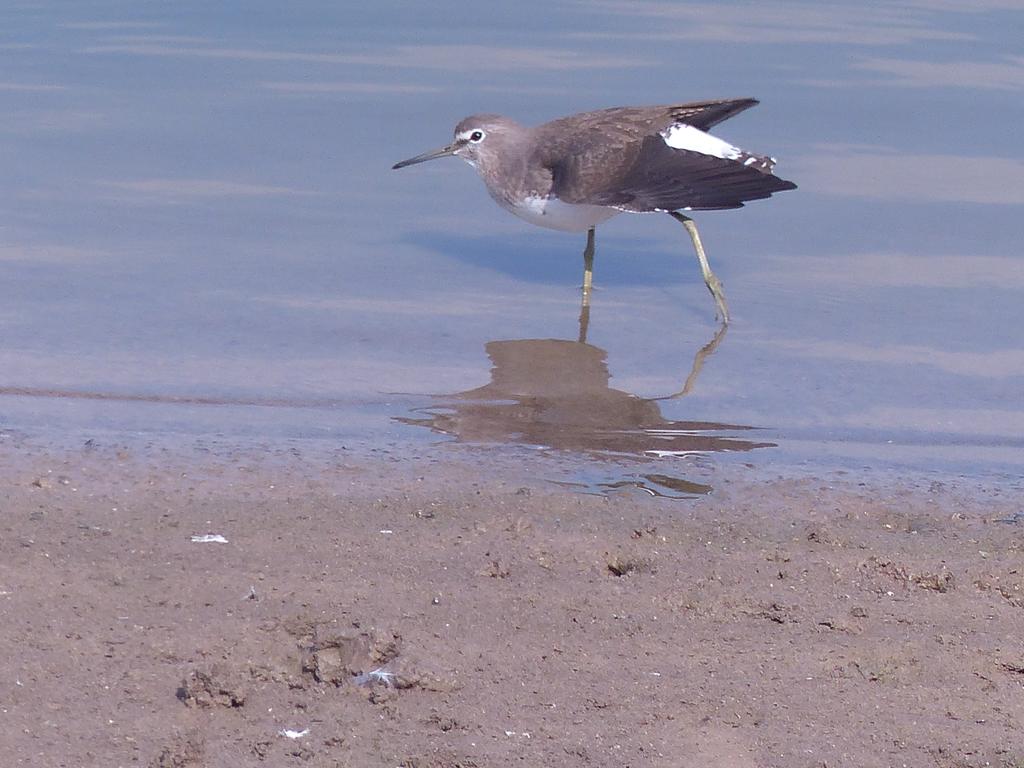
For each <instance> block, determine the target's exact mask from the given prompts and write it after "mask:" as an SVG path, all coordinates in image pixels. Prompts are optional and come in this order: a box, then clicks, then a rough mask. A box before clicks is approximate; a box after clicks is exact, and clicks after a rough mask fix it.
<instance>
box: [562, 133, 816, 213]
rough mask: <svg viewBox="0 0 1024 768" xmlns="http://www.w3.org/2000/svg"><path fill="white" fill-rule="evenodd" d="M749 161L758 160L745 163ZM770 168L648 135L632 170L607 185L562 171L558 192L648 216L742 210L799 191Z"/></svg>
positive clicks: (620, 173) (764, 161)
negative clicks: (651, 213) (676, 146)
mask: <svg viewBox="0 0 1024 768" xmlns="http://www.w3.org/2000/svg"><path fill="white" fill-rule="evenodd" d="M631 154H632V153H631ZM744 157H745V158H746V159H748V160H750V159H751V158H753V161H752V162H750V164H744V161H743V159H742V158H744ZM571 165H572V163H571V162H570V163H569V166H571ZM765 167H767V168H769V169H770V167H771V163H770V158H756V157H755V156H750V155H744V156H741V159H740V160H729V159H723V158H719V157H714V156H712V155H705V154H701V153H700V152H691V151H689V150H683V149H673V148H672V147H669V146H668V145H667V144H666V143H665V141H664V140H663V139H662V138H661V136H648V137H646V138H645V139H644V140H643V142H642V143H641V144H640V147H639V150H638V151H637V152H636V153H635V154H634V155H633V159H632V162H630V163H629V165H628V167H624V168H620V169H619V170H618V172H616V173H615V174H613V175H607V176H604V177H603V182H600V183H590V184H586V185H584V184H579V183H578V180H576V183H570V179H568V178H565V179H564V181H563V175H562V174H560V173H559V172H557V170H556V172H555V173H554V182H555V185H554V188H553V191H554V193H555V194H557V195H558V197H559V198H560V199H562V200H564V201H565V202H569V203H580V204H584V203H585V204H590V205H608V206H612V207H615V208H620V209H621V210H624V211H635V212H647V211H676V210H680V209H683V208H688V209H691V210H710V209H716V208H739V207H740V206H742V205H743V203H745V202H747V201H748V200H759V199H762V198H766V197H770V196H771V195H772V193H774V192H781V191H783V190H787V189H796V184H794V183H793V182H791V181H786V180H785V179H780V178H779V177H778V176H774V175H772V174H771V173H770V171H766V170H764V168H765ZM562 170H563V171H568V170H569V168H568V167H563V168H562ZM569 175H571V172H570V174H569ZM591 181H592V182H593V179H592V180H591ZM560 182H561V183H560Z"/></svg>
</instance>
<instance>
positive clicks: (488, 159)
mask: <svg viewBox="0 0 1024 768" xmlns="http://www.w3.org/2000/svg"><path fill="white" fill-rule="evenodd" d="M522 131H523V128H522V127H521V126H519V125H518V124H517V123H515V122H513V121H512V120H509V119H508V118H507V117H502V116H501V115H472V116H470V117H467V118H466V119H465V120H462V121H460V122H459V124H458V125H456V126H455V138H454V140H453V141H452V143H451V144H448V145H447V146H444V147H441V148H439V149H434V150H431V151H430V152H424V153H423V154H422V155H416V156H415V157H410V158H409V159H408V160H403V161H402V162H400V163H395V164H394V165H393V166H392V168H395V169H397V168H405V167H406V166H407V165H416V164H417V163H425V162H426V161H427V160H434V159H435V158H438V157H448V156H449V155H454V156H455V157H461V158H462V159H463V160H465V161H466V162H467V163H469V164H470V165H472V166H473V167H474V168H479V169H485V168H488V167H493V165H495V164H496V163H497V159H498V158H499V157H500V156H501V154H502V151H503V150H504V149H506V148H508V147H509V145H511V144H513V143H515V140H516V137H517V136H518V135H520V134H521V132H522Z"/></svg>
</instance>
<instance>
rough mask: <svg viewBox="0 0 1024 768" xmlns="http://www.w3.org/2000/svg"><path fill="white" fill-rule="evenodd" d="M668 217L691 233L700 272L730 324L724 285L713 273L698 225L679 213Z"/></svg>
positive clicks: (719, 310)
mask: <svg viewBox="0 0 1024 768" xmlns="http://www.w3.org/2000/svg"><path fill="white" fill-rule="evenodd" d="M668 215H669V216H671V217H672V218H673V219H675V220H676V221H678V222H679V223H680V224H682V225H683V226H684V227H686V231H687V232H689V233H690V239H691V240H693V249H694V250H695V251H696V252H697V260H698V261H699V262H700V271H701V272H702V273H703V275H704V284H705V285H707V287H708V290H709V291H711V295H712V296H713V297H714V299H715V304H716V305H717V306H718V314H719V316H720V317H721V318H722V323H723V324H728V322H729V307H728V305H727V304H726V303H725V293H723V292H722V283H721V281H720V280H719V279H718V278H717V277H716V276H715V273H714V272H712V271H711V265H710V264H709V263H708V257H707V254H705V253H704V245H703V243H701V241H700V233H699V232H697V224H696V222H694V220H693V219H691V218H690V217H689V216H684V215H683V214H681V213H679V211H669V212H668Z"/></svg>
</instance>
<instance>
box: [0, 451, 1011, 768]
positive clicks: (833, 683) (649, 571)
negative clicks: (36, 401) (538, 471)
mask: <svg viewBox="0 0 1024 768" xmlns="http://www.w3.org/2000/svg"><path fill="white" fill-rule="evenodd" d="M2 450H3V457H2V458H3V461H2V462H0V467H2V469H0V480H2V489H3V490H2V496H0V505H2V526H3V527H2V538H0V549H2V552H0V642H2V645H3V647H4V649H5V653H4V656H3V658H2V659H0V681H2V682H0V699H2V704H0V710H2V711H0V717H2V718H3V728H2V731H0V734H2V735H0V742H2V746H3V749H4V751H5V753H6V755H7V756H8V757H7V759H8V760H9V761H10V762H9V763H8V764H11V765H49V766H88V765H104V766H116V765H121V766H129V765H140V766H147V767H149V768H169V767H171V766H174V767H176V768H185V767H191V766H250V765H252V766H258V765H268V766H269V765H274V766H279V765H297V766H298V765H303V766H341V765H359V766H408V767H409V768H412V767H413V766H416V767H417V768H426V767H430V768H454V767H455V766H462V767H463V768H468V767H470V766H481V767H482V766H498V765H513V764H516V765H529V766H568V765H580V766H589V765H593V766H624V765H629V766H648V765H650V766H680V765H683V766H688V765H693V766H846V765H851V766H852V765H856V766H889V765H908V766H940V767H941V768H953V767H954V766H956V767H959V766H983V765H994V766H1005V767H1006V768H1009V767H1010V766H1020V765H1022V764H1024V739H1022V738H1021V735H1020V734H1021V733H1022V732H1024V641H1022V638H1024V572H1022V563H1024V557H1022V548H1024V508H1022V504H1021V498H1020V495H1019V494H1018V493H1016V492H1007V493H1000V492H999V491H998V489H995V490H993V489H990V490H989V491H987V492H984V491H979V490H977V489H974V490H971V491H970V492H967V491H964V490H963V489H958V488H957V487H956V486H948V485H940V484H920V485H914V484H903V485H899V486H898V487H893V486H891V485H888V484H887V486H886V487H878V486H873V485H870V484H869V485H866V486H862V485H857V484H856V483H853V482H850V483H848V484H846V485H842V484H839V485H837V484H834V483H824V482H819V481H811V480H776V481H773V482H770V483H759V482H752V481H744V480H740V479H733V480H730V481H728V482H720V483H718V484H717V487H716V491H715V493H713V494H711V495H710V496H708V497H706V498H701V499H697V500H689V501H674V502H673V501H666V500H663V499H656V498H649V497H647V496H646V495H643V494H623V495H621V496H613V497H611V498H602V497H596V496H587V495H581V494H578V493H573V492H571V491H568V490H565V489H562V488H559V487H557V486H554V485H551V484H545V483H541V482H537V481H536V480H531V479H528V478H525V477H524V476H525V475H526V474H527V473H526V472H524V473H523V475H522V476H511V475H504V476H500V477H499V476H495V475H494V474H492V473H489V472H488V471H487V468H486V467H482V466H480V465H476V464H474V463H473V461H472V460H471V459H469V458H467V457H466V456H462V457H460V458H459V459H458V462H456V463H453V460H451V459H450V457H449V460H447V461H446V462H431V463H429V464H421V463H417V462H416V461H406V462H402V461H393V460H387V459H381V460H371V459H366V458H363V459H358V460H340V459H339V460H333V461H325V462H321V463H318V464H316V465H315V466H314V464H313V463H312V462H309V461H306V460H305V458H304V457H303V456H302V455H300V454H299V453H298V452H293V454H292V455H283V456H281V455H278V456H275V457H274V460H273V461H266V460H264V458H261V457H254V456H253V455H238V456H231V455H223V454H222V455H217V456H213V455H211V456H208V457H205V458H204V457H202V456H201V455H198V454H196V453H191V454H189V455H187V456H184V455H175V454H173V453H162V454H161V453H157V452H149V453H146V454H145V455H141V454H136V453H134V452H133V451H131V450H129V449H124V448H116V447H104V446H88V447H87V448H83V449H81V450H71V451H56V450H54V451H47V450H45V449H34V450H31V451H26V450H24V449H23V446H17V445H13V444H7V445H6V446H4V447H3V449H2ZM193 537H212V540H206V541H204V540H201V538H200V540H193ZM218 537H221V538H222V539H223V540H224V541H221V540H220V538H218Z"/></svg>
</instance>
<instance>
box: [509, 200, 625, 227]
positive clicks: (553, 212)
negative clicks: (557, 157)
mask: <svg viewBox="0 0 1024 768" xmlns="http://www.w3.org/2000/svg"><path fill="white" fill-rule="evenodd" d="M499 202H501V204H502V206H504V207H505V208H507V209H508V210H510V211H511V212H512V213H514V214H515V215H516V216H518V217H519V218H521V219H524V220H526V221H528V222H530V223H531V224H536V225H537V226H538V227H547V228H548V229H560V230H562V231H563V232H583V231H585V230H588V229H590V228H591V227H594V226H597V225H598V224H600V223H601V222H602V221H607V220H608V219H610V218H611V217H612V216H614V215H615V214H617V213H619V211H617V210H615V209H614V208H607V207H605V206H603V205H574V204H572V203H563V202H562V201H561V200H559V199H558V198H557V197H527V198H524V199H523V200H522V201H521V202H519V203H517V204H510V203H506V202H504V201H499Z"/></svg>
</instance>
